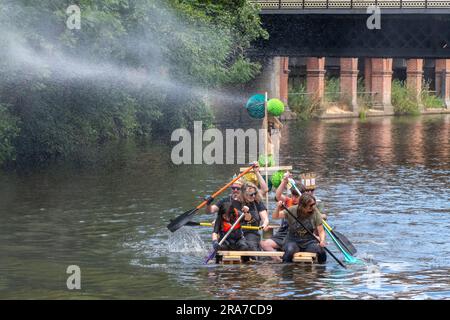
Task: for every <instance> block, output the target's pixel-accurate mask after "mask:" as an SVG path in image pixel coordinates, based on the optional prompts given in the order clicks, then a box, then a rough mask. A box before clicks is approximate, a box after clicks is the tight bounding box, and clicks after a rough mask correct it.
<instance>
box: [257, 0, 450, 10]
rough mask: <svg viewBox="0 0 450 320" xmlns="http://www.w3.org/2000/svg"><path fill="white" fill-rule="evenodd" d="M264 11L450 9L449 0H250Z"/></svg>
mask: <svg viewBox="0 0 450 320" xmlns="http://www.w3.org/2000/svg"><path fill="white" fill-rule="evenodd" d="M250 2H253V3H257V4H259V5H260V6H261V9H262V10H281V9H283V10H285V9H297V10H299V9H300V10H302V9H365V8H367V7H369V6H378V7H380V8H389V9H450V1H447V0H250Z"/></svg>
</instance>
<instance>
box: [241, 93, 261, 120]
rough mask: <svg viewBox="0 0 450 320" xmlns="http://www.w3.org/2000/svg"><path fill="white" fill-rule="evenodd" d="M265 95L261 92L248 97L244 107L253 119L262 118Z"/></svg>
mask: <svg viewBox="0 0 450 320" xmlns="http://www.w3.org/2000/svg"><path fill="white" fill-rule="evenodd" d="M264 100H265V97H264V95H262V94H255V95H254V96H251V97H250V99H248V101H247V104H246V105H245V108H246V109H247V112H248V115H249V116H250V117H252V118H255V119H262V118H264V116H265V112H264V111H265V109H264Z"/></svg>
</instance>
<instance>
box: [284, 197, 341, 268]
mask: <svg viewBox="0 0 450 320" xmlns="http://www.w3.org/2000/svg"><path fill="white" fill-rule="evenodd" d="M282 207H283V209H284V210H286V212H287V213H288V214H289V215H290V216H291V217H292V218H294V219H295V221H297V222H298V223H299V224H300V225H301V226H302V227H303V229H305V230H306V231H307V232H308V233H309V234H310V235H311V236H313V237H314V239H316V241H317V242H319V243H320V240H319V239H317V238H316V236H315V235H314V233H312V231H311V230H309V229H308V228H306V227H305V225H304V224H303V223H302V222H301V221H300V220H299V219H298V218H297V217H296V216H294V215H293V214H292V212H291V211H289V209H288V208H287V207H286V206H285V205H284V204H282ZM323 249H324V250H325V251H326V252H327V253H329V254H330V256H332V257H333V259H334V260H336V262H337V263H339V265H340V266H341V267H343V268H344V269H347V267H346V266H345V265H344V264H343V263H342V262H341V260H339V259H338V258H337V257H336V256H335V255H334V254H333V253H332V252H331V251H330V250H329V249H328V248H327V247H323Z"/></svg>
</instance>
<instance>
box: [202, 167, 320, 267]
mask: <svg viewBox="0 0 450 320" xmlns="http://www.w3.org/2000/svg"><path fill="white" fill-rule="evenodd" d="M253 172H254V175H255V176H256V177H255V179H254V180H255V181H253V182H251V181H247V180H244V181H242V180H237V181H235V182H234V183H233V184H232V185H231V190H230V191H231V193H230V194H229V195H228V196H226V197H224V198H222V199H220V200H219V201H217V202H216V203H215V204H213V202H214V200H215V199H214V198H212V197H206V200H207V206H206V212H208V213H211V214H216V219H215V222H214V230H213V233H212V246H213V248H214V249H215V250H232V251H261V250H262V251H284V255H283V256H282V258H280V257H272V259H274V260H276V261H280V262H281V261H282V262H284V263H290V262H292V261H293V257H294V254H295V253H297V252H311V253H316V254H317V258H318V262H319V263H325V262H326V259H327V256H326V252H325V250H324V247H325V246H326V242H325V230H324V228H323V225H322V222H323V220H324V219H326V215H325V214H322V213H321V212H320V211H319V209H318V208H317V201H316V198H315V196H314V190H315V183H314V184H309V185H307V186H305V185H304V184H302V183H301V181H299V180H294V182H295V186H293V185H291V184H290V181H289V180H290V179H292V174H291V173H290V172H286V173H285V174H284V176H283V179H282V181H281V183H280V185H279V186H278V188H277V189H276V193H275V200H276V201H277V206H276V208H275V211H274V212H273V213H272V219H281V222H280V225H279V227H278V229H277V231H276V233H275V234H273V235H272V237H271V238H270V239H264V240H263V239H261V235H260V233H259V230H260V229H262V230H263V231H268V230H269V229H270V228H271V226H270V225H269V213H268V210H267V208H266V206H265V205H264V203H263V200H262V199H263V197H264V196H268V195H267V194H268V193H269V188H268V186H267V183H266V181H265V180H264V178H263V177H262V175H261V173H260V168H259V165H258V163H257V162H255V163H254V168H253ZM286 191H287V193H286V194H285V192H286ZM241 214H244V216H243V219H242V218H241V220H240V221H239V222H238V223H236V224H235V222H236V221H237V220H238V219H239V217H240V215H241ZM233 225H234V227H233ZM244 226H252V227H255V228H243V227H244ZM231 228H233V230H232V231H230V229H231ZM305 228H307V230H306V229H305ZM229 231H230V234H229V235H228V236H227V237H226V239H225V240H224V241H223V242H222V243H221V244H220V241H221V240H222V238H224V236H225V235H226V234H227V233H228V232H229ZM242 259H243V261H249V260H251V259H256V258H255V257H242ZM280 259H281V260H280ZM216 260H217V262H219V261H220V256H216Z"/></svg>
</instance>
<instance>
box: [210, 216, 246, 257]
mask: <svg viewBox="0 0 450 320" xmlns="http://www.w3.org/2000/svg"><path fill="white" fill-rule="evenodd" d="M244 215H245V214H244V213H243V212H242V214H241V215H240V216H239V218H238V219H237V220H236V221H235V222H234V223H233V225H232V226H231V228H230V230H228V232H227V233H226V234H225V236H224V237H223V238H222V240H220V242H219V247H220V246H221V245H222V243H223V242H224V241H225V240H226V239H227V238H228V236H229V235H230V233H231V232H232V231H233V230H234V227H235V226H236V225H237V224H238V223H239V222H240V221H241V220H242V218H243V217H244ZM217 251H218V249H213V250H212V252H211V253H210V254H209V255H208V256H207V257H206V259H205V262H204V264H207V263H208V262H209V260H211V259H213V258H214V257H215V256H216V254H217Z"/></svg>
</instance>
